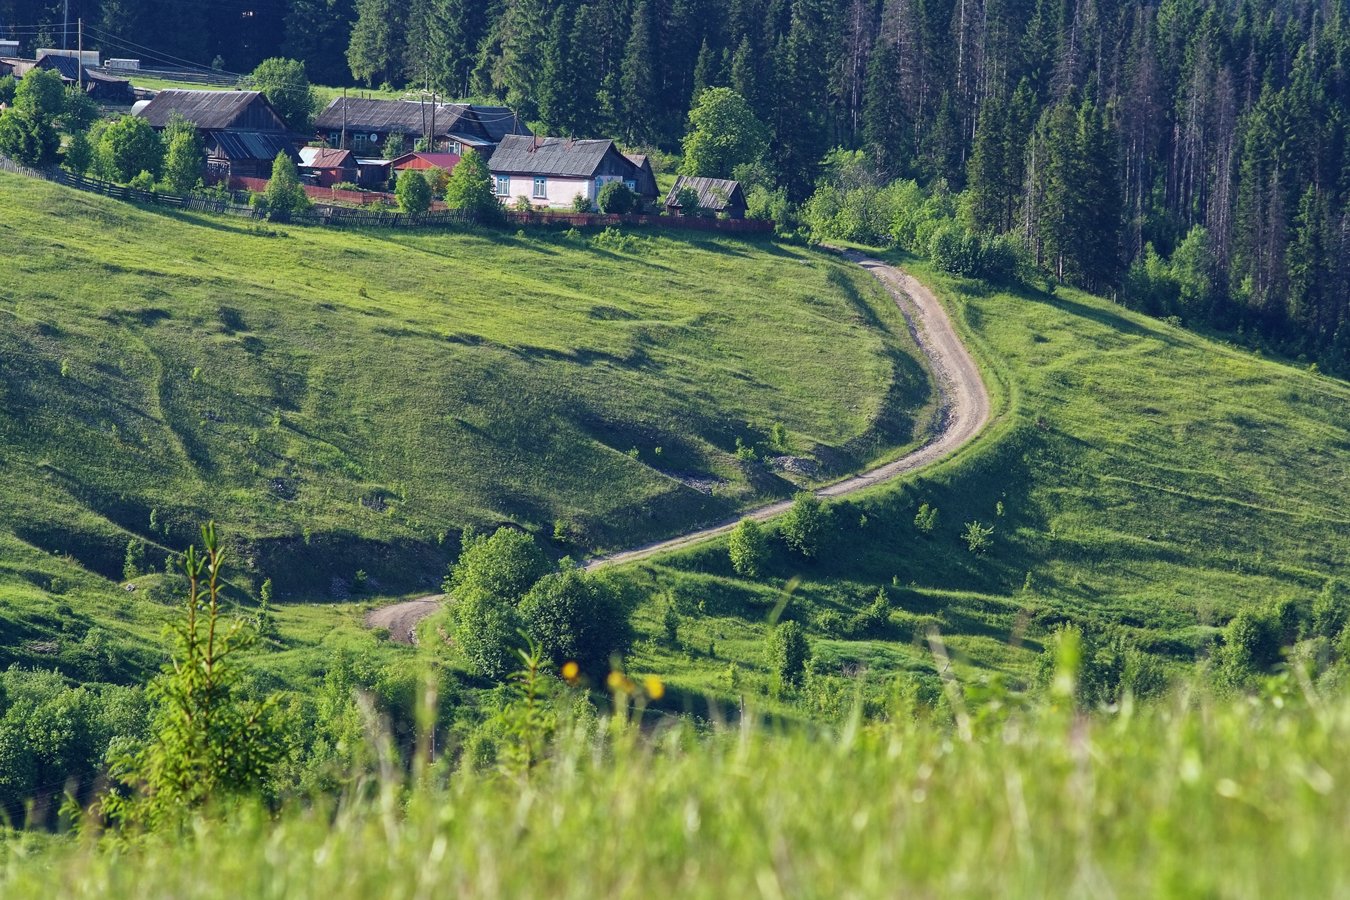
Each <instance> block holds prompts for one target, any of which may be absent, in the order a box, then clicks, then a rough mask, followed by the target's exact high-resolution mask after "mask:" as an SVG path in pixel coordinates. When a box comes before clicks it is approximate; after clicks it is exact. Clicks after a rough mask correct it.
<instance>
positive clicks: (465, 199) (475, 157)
mask: <svg viewBox="0 0 1350 900" xmlns="http://www.w3.org/2000/svg"><path fill="white" fill-rule="evenodd" d="M445 205H446V206H447V207H449V208H450V209H460V210H463V211H465V212H467V213H469V214H471V215H473V216H475V217H477V218H478V219H479V220H480V221H483V222H493V221H496V220H497V219H498V218H500V216H501V210H502V204H501V201H500V200H498V199H497V195H496V194H495V193H494V192H493V189H492V174H491V173H490V172H489V171H488V165H487V160H486V159H485V158H484V157H483V154H481V153H479V152H478V151H476V150H473V149H471V148H467V147H466V148H465V150H464V155H463V156H461V157H460V159H459V163H458V164H457V165H456V166H455V169H454V171H453V172H451V173H450V180H449V181H447V182H446V183H445Z"/></svg>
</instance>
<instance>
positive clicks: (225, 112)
mask: <svg viewBox="0 0 1350 900" xmlns="http://www.w3.org/2000/svg"><path fill="white" fill-rule="evenodd" d="M175 113H176V114H178V115H180V116H182V117H183V118H185V119H187V120H188V121H189V122H191V123H192V124H194V125H196V126H197V131H198V133H199V134H201V137H202V142H203V144H205V146H206V171H207V174H208V175H209V176H214V177H216V178H225V179H228V178H270V177H271V176H272V162H273V160H275V159H276V157H277V154H278V153H285V154H286V155H287V156H289V157H291V159H292V160H294V161H295V163H296V164H297V165H298V164H299V163H300V155H299V154H298V153H297V152H296V149H295V145H296V139H297V136H296V135H294V134H292V133H291V130H290V129H289V128H288V127H286V122H285V120H283V119H282V118H281V116H280V115H279V114H278V113H277V111H276V110H275V109H273V108H272V104H270V103H268V102H267V98H266V97H264V96H263V95H262V94H261V93H259V92H258V91H182V90H173V91H160V92H159V93H157V94H156V95H155V97H154V99H153V100H150V101H148V102H146V103H145V104H144V106H142V105H141V104H139V103H138V104H137V105H136V111H135V114H136V115H138V116H140V117H141V118H143V119H145V120H146V121H147V122H149V123H150V125H151V126H152V127H153V128H154V129H155V130H156V131H163V130H164V128H165V127H166V126H168V124H169V120H170V119H171V118H172V117H173V116H174V114H175Z"/></svg>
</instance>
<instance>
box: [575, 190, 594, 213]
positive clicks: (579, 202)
mask: <svg viewBox="0 0 1350 900" xmlns="http://www.w3.org/2000/svg"><path fill="white" fill-rule="evenodd" d="M592 209H593V207H592V206H591V198H589V197H587V196H586V195H585V194H577V195H576V196H575V197H573V198H572V212H574V213H588V212H590V211H591V210H592Z"/></svg>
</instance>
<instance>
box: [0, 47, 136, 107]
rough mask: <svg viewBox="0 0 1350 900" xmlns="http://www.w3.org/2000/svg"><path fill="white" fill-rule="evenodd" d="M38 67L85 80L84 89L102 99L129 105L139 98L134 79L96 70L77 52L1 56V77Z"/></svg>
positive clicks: (67, 78) (68, 82)
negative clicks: (89, 66) (132, 83)
mask: <svg viewBox="0 0 1350 900" xmlns="http://www.w3.org/2000/svg"><path fill="white" fill-rule="evenodd" d="M34 69H50V70H51V71H53V72H56V74H58V75H60V76H61V82H62V83H63V84H66V85H72V84H81V83H82V84H83V85H84V92H85V93H86V94H88V95H89V96H90V98H91V99H93V100H97V101H98V102H99V103H108V104H118V103H125V104H127V105H128V106H129V105H131V104H132V103H133V102H135V100H136V92H135V90H134V89H133V88H132V86H131V82H130V81H127V80H126V79H125V78H115V77H113V76H112V75H104V74H103V73H101V72H96V71H94V70H93V69H90V68H88V67H86V66H83V65H81V63H80V61H79V60H78V59H76V58H75V57H73V56H63V55H61V54H56V53H43V54H42V55H40V56H39V57H38V58H37V59H19V58H16V57H9V56H6V57H0V77H3V76H5V75H13V76H14V77H15V78H22V77H23V76H25V75H27V74H28V73H29V72H31V71H32V70H34Z"/></svg>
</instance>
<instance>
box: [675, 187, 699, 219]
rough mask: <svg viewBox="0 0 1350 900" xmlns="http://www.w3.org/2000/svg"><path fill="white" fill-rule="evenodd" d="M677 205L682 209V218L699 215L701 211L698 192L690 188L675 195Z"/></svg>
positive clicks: (681, 189)
mask: <svg viewBox="0 0 1350 900" xmlns="http://www.w3.org/2000/svg"><path fill="white" fill-rule="evenodd" d="M675 205H676V206H678V207H679V208H680V215H682V216H696V215H698V212H699V210H700V209H701V206H700V205H699V200H698V191H696V190H694V189H693V188H690V187H684V188H680V192H679V193H678V194H676V195H675Z"/></svg>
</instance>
